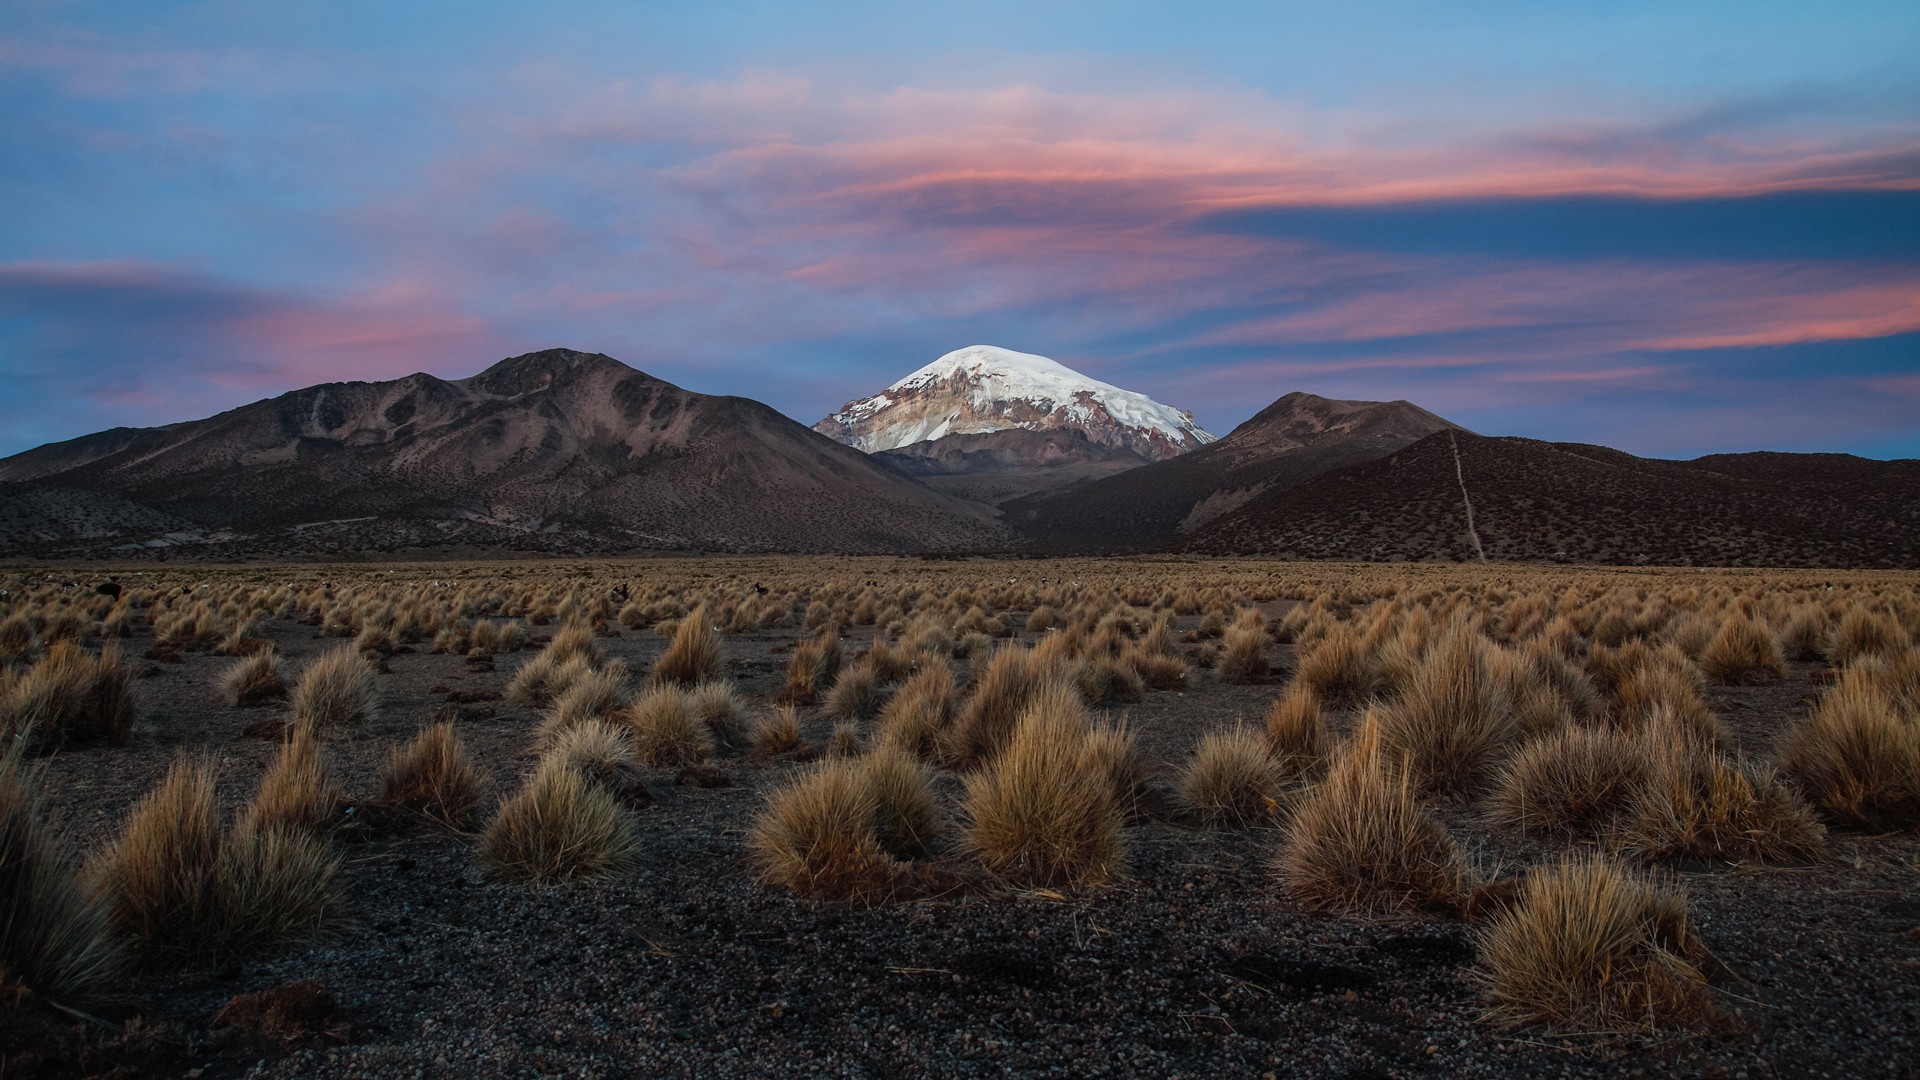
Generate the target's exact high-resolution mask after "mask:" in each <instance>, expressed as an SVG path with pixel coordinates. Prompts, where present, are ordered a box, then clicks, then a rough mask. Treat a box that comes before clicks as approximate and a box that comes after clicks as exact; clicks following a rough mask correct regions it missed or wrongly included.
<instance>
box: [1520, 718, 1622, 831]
mask: <svg viewBox="0 0 1920 1080" xmlns="http://www.w3.org/2000/svg"><path fill="white" fill-rule="evenodd" d="M1647 746H1648V744H1647V742H1646V741H1645V740H1642V739H1638V738H1635V737H1634V736H1631V735H1628V734H1626V733H1625V732H1622V731H1618V730H1615V729H1612V728H1597V729H1589V728H1563V729H1561V730H1559V731H1557V732H1554V733H1553V734H1551V735H1545V736H1542V737H1540V738H1537V739H1534V740H1533V741H1532V742H1529V743H1528V744H1527V745H1525V746H1523V747H1522V748H1521V749H1520V751H1519V753H1517V754H1515V755H1514V756H1513V759H1512V760H1511V761H1509V762H1508V763H1507V767H1506V770H1505V772H1504V774H1503V775H1502V776H1501V779H1500V783H1499V786H1498V787H1496V788H1495V789H1494V793H1493V797H1492V799H1491V807H1490V809H1491V811H1492V814H1493V818H1494V820H1496V821H1500V822H1503V823H1505V824H1508V825H1512V826H1515V827H1517V828H1521V829H1525V830H1526V831H1528V832H1534V833H1551V834H1560V835H1565V836H1580V837H1589V838H1591V837H1596V836H1598V835H1600V833H1601V831H1602V830H1603V829H1605V828H1606V827H1607V826H1609V825H1610V824H1612V822H1613V821H1614V820H1615V819H1616V818H1618V817H1619V816H1620V815H1621V814H1623V813H1625V812H1626V810H1627V808H1628V806H1630V805H1631V803H1632V801H1633V798H1634V795H1635V793H1636V792H1637V791H1638V790H1639V789H1640V787H1641V786H1643V785H1644V784H1646V783H1647V780H1648V775H1649V773H1650V771H1651V768H1652V764H1651V762H1649V761H1648V760H1647V755H1646V750H1647Z"/></svg>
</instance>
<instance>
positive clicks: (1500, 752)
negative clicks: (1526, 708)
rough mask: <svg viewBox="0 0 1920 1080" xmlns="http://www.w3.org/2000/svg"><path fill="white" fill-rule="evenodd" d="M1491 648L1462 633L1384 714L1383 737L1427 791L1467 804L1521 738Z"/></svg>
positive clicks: (1451, 635) (1425, 662)
mask: <svg viewBox="0 0 1920 1080" xmlns="http://www.w3.org/2000/svg"><path fill="white" fill-rule="evenodd" d="M1491 648H1492V647H1491V646H1489V645H1488V644H1487V643H1486V642H1485V641H1484V640H1483V639H1482V638H1480V637H1479V635H1478V634H1477V633H1476V632H1474V631H1473V630H1471V629H1468V628H1465V627H1456V628H1455V629H1453V630H1451V631H1449V632H1448V633H1447V634H1446V635H1445V636H1444V637H1443V638H1441V639H1440V640H1439V641H1438V642H1436V643H1434V645H1433V646H1432V647H1430V648H1429V649H1428V650H1427V651H1426V653H1425V655H1424V656H1422V657H1421V659H1420V661H1419V663H1418V666H1416V667H1415V668H1414V669H1413V673H1412V675H1411V677H1410V678H1409V679H1408V682H1407V685H1406V689H1405V690H1404V692H1402V693H1401V695H1400V696H1399V698H1398V699H1396V700H1395V701H1394V702H1393V703H1392V704H1391V705H1389V706H1388V707H1387V708H1385V709H1384V710H1382V711H1381V713H1380V735H1381V737H1382V738H1383V739H1384V740H1385V744H1386V747H1387V749H1388V750H1390V751H1392V752H1394V753H1396V754H1399V755H1401V756H1402V757H1403V758H1404V760H1405V761H1406V764H1407V768H1408V770H1409V773H1410V776H1411V778H1412V780H1413V782H1414V784H1415V785H1416V786H1418V787H1419V788H1420V789H1421V790H1422V791H1425V792H1429V793H1432V794H1436V795H1453V796H1466V795H1471V794H1473V793H1474V792H1476V791H1478V790H1479V789H1480V788H1481V787H1483V786H1484V785H1485V784H1486V782H1487V780H1488V779H1489V778H1490V777H1491V775H1492V773H1493V771H1494V770H1495V769H1497V768H1498V767H1499V766H1500V764H1501V762H1502V759H1503V758H1504V756H1505V754H1506V753H1507V750H1508V748H1509V747H1510V746H1511V744H1512V743H1513V742H1514V740H1515V738H1516V737H1517V736H1518V735H1519V728H1518V726H1517V725H1516V724H1515V722H1514V719H1513V711H1512V706H1511V704H1510V703H1509V702H1508V700H1507V696H1506V694H1505V693H1504V692H1503V691H1502V690H1501V688H1500V685H1499V683H1498V682H1497V681H1496V680H1495V679H1494V677H1493V673H1492V671H1491V670H1490V667H1489V663H1488V656H1487V654H1488V652H1489V651H1490V650H1491Z"/></svg>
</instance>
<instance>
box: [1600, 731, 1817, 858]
mask: <svg viewBox="0 0 1920 1080" xmlns="http://www.w3.org/2000/svg"><path fill="white" fill-rule="evenodd" d="M1640 739H1641V741H1642V742H1643V743H1645V744H1647V747H1646V750H1645V751H1644V754H1645V757H1646V762H1647V769H1648V771H1647V777H1646V779H1645V781H1644V782H1643V783H1642V784H1641V785H1640V786H1639V787H1638V788H1637V789H1635V791H1634V795H1633V799H1632V802H1631V805H1630V806H1629V807H1628V809H1627V812H1626V814H1625V816H1624V817H1623V818H1622V819H1621V821H1620V826H1619V843H1620V845H1621V846H1622V847H1623V848H1625V849H1627V850H1629V851H1633V852H1635V853H1636V854H1639V855H1642V856H1644V857H1646V858H1654V859H1663V858H1664V859H1671V858H1684V859H1728V860H1748V861H1752V862H1760V863H1806V862H1811V861H1814V860H1816V859H1818V858H1819V857H1820V856H1821V854H1822V853H1823V852H1824V851H1825V850H1826V840H1827V835H1826V829H1825V828H1824V827H1822V826H1821V824H1820V821H1819V819H1818V818H1817V817H1816V816H1815V815H1814V812H1813V808H1812V807H1810V806H1808V805H1807V803H1806V800H1804V799H1802V798H1801V797H1800V796H1799V794H1798V793H1796V792H1794V791H1793V790H1792V789H1790V788H1788V787H1787V786H1786V785H1784V784H1783V783H1781V782H1780V780H1779V778H1778V777H1776V776H1775V775H1774V773H1773V771H1772V770H1771V769H1767V768H1764V767H1760V766H1757V765H1753V764H1751V763H1748V762H1745V761H1741V760H1739V759H1736V758H1733V757H1730V756H1728V755H1726V754H1723V753H1721V752H1719V751H1717V750H1715V749H1714V748H1713V746H1712V745H1711V744H1708V743H1705V742H1703V741H1701V740H1700V739H1698V738H1697V737H1693V736H1689V735H1687V734H1685V733H1681V732H1672V733H1667V734H1665V735H1662V734H1660V733H1657V732H1644V733H1642V734H1641V735H1640Z"/></svg>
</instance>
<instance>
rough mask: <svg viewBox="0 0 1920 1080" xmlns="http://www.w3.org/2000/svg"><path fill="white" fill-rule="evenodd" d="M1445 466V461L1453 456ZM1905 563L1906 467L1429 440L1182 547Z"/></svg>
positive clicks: (1312, 483) (1912, 526)
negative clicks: (1469, 510)
mask: <svg viewBox="0 0 1920 1080" xmlns="http://www.w3.org/2000/svg"><path fill="white" fill-rule="evenodd" d="M1456 447H1457V448H1458V451H1457V452H1458V458H1457V461H1456V456H1455V454H1456V450H1455V448H1456ZM1463 488H1464V492H1465V496H1466V497H1467V498H1470V499H1471V500H1472V505H1473V516H1474V524H1475V532H1477V534H1478V537H1479V540H1480V544H1481V547H1482V548H1483V549H1484V551H1485V554H1486V557H1487V558H1488V559H1489V560H1491V561H1495V562H1511V561H1554V562H1581V563H1602V564H1632V565H1674V566H1827V567H1913V566H1916V565H1920V460H1911V459H1907V460H1896V461H1876V460H1872V459H1869V458H1859V457H1853V456H1851V455H1847V454H1785V453H1774V452H1756V453H1748V454H1713V455H1709V456H1707V457H1701V458H1695V459H1693V460H1691V461H1674V460H1665V459H1659V458H1640V457H1635V456H1633V455H1631V454H1628V453H1625V452H1623V451H1620V450H1614V449H1611V448H1609V447H1604V446H1590V445H1586V444H1582V443H1553V442H1542V441H1539V440H1536V439H1521V438H1495V437H1485V436H1478V435H1473V434H1469V433H1466V432H1440V433H1437V434H1434V435H1430V436H1428V437H1426V438H1424V439H1422V440H1420V441H1419V442H1416V443H1414V444H1413V445H1411V446H1408V447H1406V448H1404V449H1402V450H1400V451H1398V452H1396V453H1394V454H1391V455H1389V456H1387V457H1384V458H1381V459H1379V460H1376V461H1371V462H1367V463H1363V464H1360V465H1356V466H1352V467H1349V468H1346V469H1342V470H1340V471H1338V472H1333V473H1328V474H1325V475H1322V476H1320V477H1317V478H1315V479H1312V480H1309V481H1307V482H1306V483H1303V484H1300V485H1298V486H1296V487H1293V488H1291V489H1288V490H1285V491H1277V492H1274V493H1273V494H1271V495H1269V496H1265V497H1262V498H1260V499H1257V500H1255V501H1253V502H1250V503H1248V504H1247V505H1246V506H1244V507H1241V508H1239V509H1237V510H1235V511H1233V512H1231V513H1228V514H1225V515H1222V516H1221V517H1220V518H1219V520H1217V521H1215V522H1213V523H1211V524H1210V525H1208V526H1207V527H1206V528H1204V529H1202V530H1199V531H1198V532H1196V533H1195V534H1194V535H1192V536H1191V537H1190V538H1188V539H1186V540H1184V541H1182V542H1181V543H1180V544H1179V547H1180V548H1181V549H1183V550H1186V551H1191V552H1199V553H1206V554H1213V555H1225V554H1232V555H1266V556H1277V557H1283V558H1303V559H1343V560H1346V559H1351V560H1361V561H1398V560H1413V561H1425V560H1442V561H1462V562H1466V561H1473V560H1475V559H1476V558H1477V557H1478V556H1477V555H1476V553H1475V550H1474V545H1473V538H1472V536H1470V535H1469V533H1468V531H1467V523H1466V522H1467V519H1466V512H1465V504H1464V502H1463V497H1462V496H1463Z"/></svg>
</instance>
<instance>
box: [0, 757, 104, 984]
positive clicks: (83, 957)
mask: <svg viewBox="0 0 1920 1080" xmlns="http://www.w3.org/2000/svg"><path fill="white" fill-rule="evenodd" d="M119 966H120V955H119V951H118V949H117V948H116V947H115V945H114V942H113V940H112V939H111V938H110V937H109V936H108V934H107V918H106V910H105V908H104V907H103V906H102V904H101V903H100V899H99V897H98V895H97V894H94V893H90V892H88V891H87V890H85V889H83V888H82V887H81V885H80V882H79V879H78V874H77V871H76V868H75V865H74V861H73V858H72V854H71V852H69V851H68V850H67V847H66V845H65V844H64V843H63V842H62V841H61V839H60V837H59V836H58V835H57V834H55V833H54V831H53V829H52V827H51V826H50V825H48V824H47V822H46V818H45V816H44V814H43V813H42V809H41V805H40V800H39V798H38V795H37V793H36V792H35V791H34V790H33V788H32V787H31V786H30V784H29V779H28V777H27V776H26V775H25V769H24V767H23V766H22V765H21V763H20V756H19V755H18V754H17V753H16V754H0V1000H4V999H5V998H6V997H8V996H10V995H11V993H12V992H14V991H15V990H17V989H24V990H26V991H29V992H31V993H34V994H38V995H39V996H40V997H42V998H45V999H46V1000H48V1001H52V1002H54V1003H56V1004H60V1005H65V1006H68V1007H75V1006H83V1005H87V1004H90V1003H92V1002H93V1001H95V1000H97V999H99V998H100V997H102V996H103V995H104V994H105V993H106V992H107V991H108V990H109V988H110V987H111V985H112V982H113V979H114V977H115V975H116V974H117V973H118V970H119Z"/></svg>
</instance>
